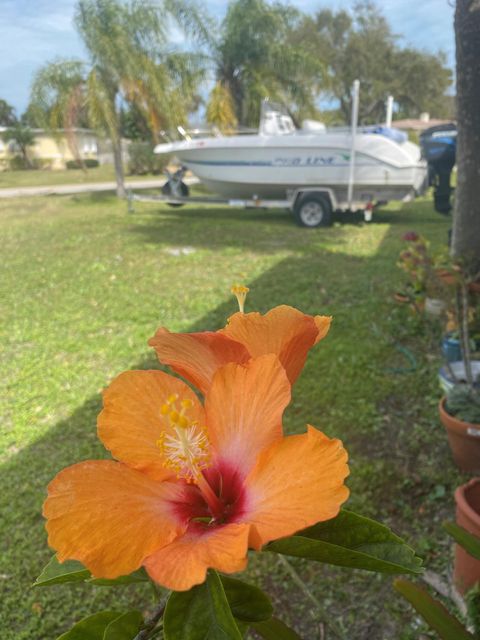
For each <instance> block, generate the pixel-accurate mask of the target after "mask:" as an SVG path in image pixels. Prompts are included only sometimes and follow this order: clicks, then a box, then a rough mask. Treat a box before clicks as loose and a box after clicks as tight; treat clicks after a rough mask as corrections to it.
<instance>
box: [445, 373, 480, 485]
mask: <svg viewBox="0 0 480 640" xmlns="http://www.w3.org/2000/svg"><path fill="white" fill-rule="evenodd" d="M439 413H440V420H441V422H442V424H443V426H444V427H445V429H446V431H447V435H448V441H449V443H450V448H451V450H452V455H453V459H454V460H455V462H456V464H457V465H458V466H459V467H460V469H462V471H467V472H473V473H480V390H479V389H478V388H475V389H472V388H471V387H470V386H469V385H468V384H454V385H453V387H452V388H451V389H450V391H449V392H448V393H447V395H446V396H444V397H443V398H442V399H441V400H440V403H439Z"/></svg>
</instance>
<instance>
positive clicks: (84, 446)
mask: <svg viewBox="0 0 480 640" xmlns="http://www.w3.org/2000/svg"><path fill="white" fill-rule="evenodd" d="M91 197H92V198H93V199H96V198H99V199H100V200H104V199H105V198H108V197H109V196H108V195H105V194H92V196H91ZM82 200H83V201H84V200H85V196H82ZM162 213H165V212H164V211H162ZM142 217H143V216H142ZM388 217H389V216H388V214H385V220H384V221H386V219H388ZM411 217H412V216H411V213H410V214H405V213H402V211H400V212H398V213H397V212H395V213H394V214H392V220H393V219H396V220H397V221H403V222H406V221H407V220H408V221H410V220H411ZM213 220H217V221H220V223H221V222H222V221H223V222H224V223H225V222H226V221H227V220H228V223H229V225H231V223H232V220H234V221H235V223H238V224H242V225H243V224H251V225H252V237H251V247H252V249H254V250H255V251H258V250H261V249H262V247H263V246H264V245H263V242H264V241H265V238H263V239H262V237H261V236H262V233H264V234H265V235H266V234H267V229H269V230H270V233H269V234H268V236H267V237H266V239H267V240H268V242H269V243H272V242H277V241H278V240H279V239H280V240H281V239H282V236H283V232H285V237H286V239H287V240H288V241H290V242H291V243H292V244H293V246H294V249H295V251H296V253H297V255H296V256H294V257H289V258H286V259H285V260H283V261H281V262H280V263H279V264H277V265H276V266H275V267H274V268H272V269H271V270H269V271H267V272H265V273H264V274H263V275H261V276H260V277H259V278H257V279H256V280H255V281H254V282H250V283H248V285H249V286H250V288H251V295H250V297H249V308H250V309H258V310H261V311H265V310H266V309H268V308H269V307H270V306H272V301H274V303H275V302H276V303H278V302H280V301H282V302H285V303H288V304H290V305H292V306H297V307H299V308H301V309H302V311H304V312H306V313H316V312H318V310H319V308H320V309H321V312H325V313H328V312H329V311H330V310H334V311H335V315H336V321H335V325H334V329H333V330H332V336H331V340H332V341H333V343H332V345H330V343H328V345H327V344H326V347H325V350H324V351H322V350H321V349H320V348H319V349H318V352H314V353H313V354H312V355H311V357H310V359H309V362H308V364H307V368H306V372H305V376H304V377H302V378H301V379H300V381H299V383H298V384H299V385H302V386H301V388H302V394H303V397H302V399H301V401H296V402H294V405H293V407H292V409H291V416H292V420H293V418H295V420H301V421H302V424H303V423H304V422H305V420H304V418H308V416H310V417H312V416H316V415H317V416H318V414H319V406H320V407H322V406H325V407H328V411H329V410H332V407H335V406H336V407H337V408H336V411H339V410H342V409H343V408H344V406H345V404H346V403H350V404H351V408H348V407H345V410H346V411H347V409H348V410H349V411H350V414H349V415H351V418H350V417H349V419H348V420H346V421H345V423H350V422H351V425H350V427H348V426H345V431H344V432H343V433H335V434H331V435H336V436H339V437H341V438H344V439H345V441H346V444H347V446H348V437H349V430H350V428H351V429H352V430H354V429H355V428H356V425H355V415H356V411H360V410H361V407H363V406H364V405H363V404H362V403H364V402H366V401H367V400H369V398H368V395H369V394H371V387H372V379H369V376H373V379H374V382H373V384H375V381H376V382H377V383H378V388H379V389H380V394H383V395H385V394H387V395H388V393H389V392H392V393H395V394H398V396H399V397H401V394H402V389H401V385H400V386H399V385H398V381H394V380H392V381H391V383H390V381H388V380H387V381H385V380H384V378H385V376H384V374H383V373H382V371H381V370H380V371H379V370H378V360H379V359H380V360H382V358H384V357H385V353H384V350H383V346H384V345H381V344H380V345H379V343H378V340H376V341H373V340H372V339H371V334H370V333H369V332H370V323H372V322H373V321H375V322H378V323H379V324H381V323H382V321H383V322H384V323H386V324H388V309H389V304H390V303H389V302H385V301H386V299H387V293H388V289H385V287H388V283H386V284H385V283H384V282H383V281H382V273H383V272H384V270H385V265H386V264H388V265H390V264H391V262H392V253H391V241H392V238H393V237H395V238H397V237H398V231H397V230H396V229H390V231H389V232H388V233H387V234H386V236H385V238H384V240H383V243H382V245H381V246H380V247H379V249H378V251H377V252H376V253H375V254H374V255H372V256H370V257H368V258H359V257H354V256H348V255H346V254H343V253H332V252H330V251H329V250H328V244H329V238H330V240H331V241H333V240H335V242H338V239H339V237H342V236H343V235H344V234H347V233H348V228H344V227H342V228H337V227H335V228H333V229H330V230H326V232H325V231H324V230H315V231H308V230H299V229H295V228H293V227H292V222H291V219H290V217H289V215H288V214H286V213H281V212H280V213H275V212H268V213H264V212H260V211H254V212H250V211H248V212H237V211H232V210H223V209H220V210H216V211H215V212H213V211H209V210H203V209H202V210H197V211H193V210H190V211H189V210H185V211H182V212H179V211H176V210H169V211H168V213H165V215H162V216H159V217H158V218H157V219H155V221H154V222H152V223H150V224H148V225H144V224H142V225H139V226H132V231H133V232H135V233H138V234H139V236H141V237H142V238H143V239H144V240H145V241H148V242H172V241H174V242H177V243H178V242H182V241H184V242H185V243H186V244H193V245H195V246H205V247H215V246H220V245H224V244H227V245H229V244H233V245H234V246H241V245H235V229H233V230H232V231H230V232H229V235H228V237H226V238H225V237H223V240H222V236H224V235H225V232H226V229H225V228H223V225H220V228H218V229H216V230H215V229H214V230H212V229H211V228H210V225H211V222H212V221H213ZM143 221H144V217H143ZM194 221H196V222H197V223H198V224H199V225H201V226H202V225H203V223H205V225H207V224H208V225H209V226H208V230H207V229H206V228H205V229H204V235H202V236H200V235H198V233H196V232H195V229H193V232H192V223H193V222H194ZM272 228H273V229H274V233H272ZM305 233H307V234H310V233H315V234H318V237H319V241H320V240H321V242H322V247H321V249H318V250H307V244H306V240H305V236H303V239H302V235H301V234H305ZM320 234H324V235H320ZM309 242H311V238H309ZM303 246H305V252H303V253H302V247H303ZM269 249H272V245H271V244H270V246H269ZM352 279H355V285H354V286H353V287H352ZM382 287H383V289H382ZM379 291H380V293H379ZM372 300H374V303H373V307H372ZM382 310H383V311H384V312H385V315H384V316H382ZM231 312H232V303H231V301H228V302H226V303H224V304H221V305H219V306H218V307H216V308H215V309H214V310H212V311H211V312H209V313H208V314H206V315H205V316H204V317H203V318H202V319H201V320H199V321H198V322H196V323H194V324H193V325H192V326H191V327H190V328H189V330H191V331H199V330H205V329H210V330H212V329H215V328H219V327H221V326H223V324H224V322H225V319H226V318H227V317H228V315H230V314H231ZM155 329H156V327H152V333H153V331H154V330H155ZM358 341H361V342H362V344H363V352H362V353H361V354H360V355H359V356H358V357H357V356H355V357H356V358H357V359H352V357H351V356H352V352H353V350H354V349H355V348H356V345H357V343H358ZM320 352H321V353H320ZM372 362H373V363H374V364H373V366H372ZM158 367H159V365H158V362H157V361H156V359H155V358H154V356H153V352H152V356H151V357H150V358H148V359H146V360H142V361H140V362H139V363H137V364H136V365H135V366H132V368H133V369H135V368H137V369H148V368H158ZM375 367H376V369H375ZM341 371H344V373H341ZM119 373H120V372H119ZM330 379H331V380H333V381H334V386H335V387H336V388H334V389H332V388H329V382H330ZM307 380H308V381H309V382H308V383H307ZM106 382H107V381H106ZM312 385H313V388H312ZM382 385H383V386H382ZM340 389H342V391H340ZM296 397H297V396H296ZM382 397H383V396H382ZM376 401H377V399H375V398H373V400H372V403H373V404H372V406H371V407H369V408H368V410H369V411H370V412H371V413H372V414H374V411H375V408H376V407H375V403H376ZM100 407H101V401H100V396H99V395H98V394H95V395H93V396H92V397H91V398H90V399H89V400H88V401H87V402H85V403H84V404H83V405H82V406H81V407H79V408H78V409H77V410H76V411H75V412H74V413H73V414H72V415H71V416H70V417H69V418H68V419H66V420H62V421H61V422H59V423H58V424H57V425H55V426H54V427H53V428H52V429H51V430H50V431H49V432H48V434H47V435H45V436H44V437H42V438H41V439H39V440H38V441H37V442H35V443H34V444H32V445H31V446H29V447H28V448H26V449H25V450H23V451H20V452H19V453H18V454H17V455H15V457H13V458H12V459H11V460H10V461H8V462H6V463H5V464H4V465H3V466H2V467H1V473H2V496H1V498H0V503H1V507H2V508H1V512H2V514H3V515H4V517H5V519H6V523H7V531H9V540H8V543H9V547H8V548H9V551H8V554H6V555H5V561H6V562H8V563H9V567H8V569H2V570H3V571H5V574H7V573H9V572H10V573H13V572H14V573H18V574H20V575H21V576H22V577H21V580H20V584H18V583H17V584H16V585H14V584H13V581H12V584H10V582H7V584H6V585H5V586H6V591H7V593H6V595H5V596H4V599H3V606H4V607H6V608H8V609H9V614H10V615H11V616H12V619H11V620H10V621H9V623H8V624H9V630H10V631H11V633H12V635H11V638H12V639H13V638H14V637H15V638H18V639H25V640H26V639H27V638H32V637H37V636H36V635H35V634H36V630H38V628H39V627H41V628H42V634H43V635H41V636H40V637H44V638H50V637H54V634H56V633H58V632H59V629H61V628H66V627H68V623H69V621H70V620H71V618H69V619H68V620H67V619H66V618H65V609H66V611H70V612H71V616H73V617H79V616H80V615H86V614H87V613H88V612H89V606H91V605H92V602H93V601H92V598H93V596H92V598H90V600H89V599H88V598H84V596H82V595H80V598H79V594H83V593H84V592H83V591H82V592H79V591H78V590H77V591H75V590H73V591H71V590H62V591H61V593H60V592H59V591H57V593H55V590H54V591H50V592H49V593H48V594H47V593H46V592H42V593H39V592H37V591H36V592H32V591H29V590H28V587H29V585H30V584H31V582H32V580H33V579H34V577H35V576H36V575H37V574H38V573H39V571H40V569H41V568H42V564H43V563H44V562H45V561H46V559H47V558H48V556H49V552H48V549H47V546H46V536H45V532H44V529H43V522H42V517H41V515H40V509H41V503H42V501H43V499H44V496H45V488H46V486H47V484H48V482H49V481H50V479H51V478H52V477H53V476H54V475H55V473H56V472H57V471H58V470H60V469H61V468H63V467H65V466H67V465H69V464H72V463H74V462H77V461H80V460H82V459H88V458H101V457H108V454H107V453H106V452H105V450H104V449H103V447H102V445H101V443H99V441H98V440H97V438H96V433H95V428H94V425H95V422H96V416H97V415H98V413H99V411H100ZM328 411H327V413H328ZM320 426H322V425H321V424H320ZM395 430H397V433H395ZM367 436H368V438H369V440H371V437H370V434H369V433H368V434H366V438H367ZM375 437H376V441H375V442H376V447H377V448H378V450H379V451H381V452H384V453H385V455H386V452H388V451H389V454H388V455H389V456H390V457H391V459H392V466H391V469H390V472H389V474H386V472H384V467H379V468H378V469H377V471H378V475H377V476H376V477H372V479H371V481H370V480H369V482H370V483H371V484H372V483H373V486H372V487H371V493H370V494H369V495H368V496H367V497H366V498H365V500H366V501H369V500H371V501H374V500H375V496H377V497H378V496H379V495H384V494H385V493H387V494H389V495H391V496H392V498H394V496H395V491H396V489H397V487H398V485H399V484H400V483H401V481H402V477H403V474H404V472H405V463H404V458H409V457H412V456H416V455H417V453H418V452H417V450H416V449H411V448H410V444H411V443H410V442H409V441H401V439H400V438H399V433H398V429H397V425H396V424H395V423H392V424H390V425H388V424H387V426H386V430H385V431H384V432H383V433H382V432H380V433H378V434H377V435H376V436H375ZM357 443H358V446H359V447H361V446H362V441H361V439H357ZM392 443H394V444H393V445H392ZM369 446H371V445H369ZM392 446H393V447H395V446H398V447H400V448H401V455H399V456H398V459H396V458H395V455H396V454H394V453H392V451H391V450H392ZM351 452H352V454H353V458H354V459H355V458H357V459H358V460H360V459H361V456H362V455H363V453H362V451H361V450H360V449H359V450H357V451H355V450H352V451H351ZM371 454H372V451H371V449H370V450H367V451H365V455H367V456H370V455H371ZM353 469H354V470H355V467H353ZM360 483H361V484H365V483H366V479H363V480H360ZM385 483H387V485H388V486H387V487H386V486H385ZM372 510H373V511H376V510H377V509H375V508H374V507H372ZM20 514H21V518H20V519H19V515H20ZM320 570H322V569H320ZM316 575H318V574H316ZM343 578H344V579H346V576H343ZM19 587H20V589H19ZM286 589H287V587H279V596H278V597H279V598H280V599H281V600H282V599H283V600H284V603H285V602H288V592H287V591H286ZM357 595H358V594H357ZM115 597H117V595H116V596H115ZM352 598H353V596H352ZM94 600H95V607H97V608H99V605H100V604H101V605H108V603H109V602H110V603H111V602H112V601H111V599H109V595H108V594H107V593H105V592H102V594H101V595H100V596H98V597H97V596H95V598H94ZM37 601H39V602H41V603H42V605H41V606H44V607H47V608H48V611H49V613H48V616H47V617H46V618H45V619H44V620H43V621H40V620H36V619H35V616H33V618H32V613H31V608H32V606H33V605H34V604H35V602H37ZM19 602H21V603H22V605H20V604H18V603H19ZM372 606H373V604H372ZM378 606H379V607H382V606H383V605H382V603H381V602H380V603H379V604H378ZM11 609H13V610H14V614H13V615H12V613H11ZM377 613H378V610H377V609H375V610H373V609H372V611H371V615H370V614H369V617H370V620H369V625H370V626H369V629H371V628H372V624H374V623H373V622H372V619H373V618H372V617H375V615H377ZM67 617H68V616H67ZM375 624H377V628H378V629H379V630H381V628H382V627H381V625H382V621H381V620H380V619H379V621H378V623H375ZM378 625H379V626H378ZM369 633H370V631H369ZM29 634H30V635H29ZM7 637H8V636H7ZM309 637H313V636H309ZM367 637H371V638H373V637H374V636H372V635H369V636H367V635H365V636H364V635H361V634H360V635H356V639H357V640H361V639H362V638H367ZM375 637H377V636H375ZM378 637H380V636H378Z"/></svg>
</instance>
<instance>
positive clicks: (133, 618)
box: [103, 610, 143, 640]
mask: <svg viewBox="0 0 480 640" xmlns="http://www.w3.org/2000/svg"><path fill="white" fill-rule="evenodd" d="M142 626H143V616H142V614H141V613H140V611H134V610H132V611H127V612H126V613H124V614H123V615H121V616H119V617H118V618H116V619H115V620H112V622H110V624H109V625H108V626H107V628H106V629H105V632H104V634H103V640H132V638H135V636H136V635H137V633H138V632H139V631H140V629H141V628H142Z"/></svg>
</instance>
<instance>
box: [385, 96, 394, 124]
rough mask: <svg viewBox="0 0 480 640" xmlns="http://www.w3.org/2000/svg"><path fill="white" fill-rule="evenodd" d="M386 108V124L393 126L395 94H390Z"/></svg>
mask: <svg viewBox="0 0 480 640" xmlns="http://www.w3.org/2000/svg"><path fill="white" fill-rule="evenodd" d="M386 109H387V113H386V116H385V126H386V127H391V126H392V115H393V96H388V98H387V102H386Z"/></svg>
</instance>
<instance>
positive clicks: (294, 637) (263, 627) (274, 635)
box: [252, 618, 301, 640]
mask: <svg viewBox="0 0 480 640" xmlns="http://www.w3.org/2000/svg"><path fill="white" fill-rule="evenodd" d="M252 627H253V628H254V629H255V631H256V632H257V633H258V634H260V635H261V636H262V638H264V640H301V638H300V636H299V635H298V634H297V633H296V632H295V631H294V630H293V629H291V628H290V627H289V626H287V625H286V624H285V623H284V622H282V621H281V620H279V619H278V618H270V620H266V621H264V622H256V623H255V624H252Z"/></svg>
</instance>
